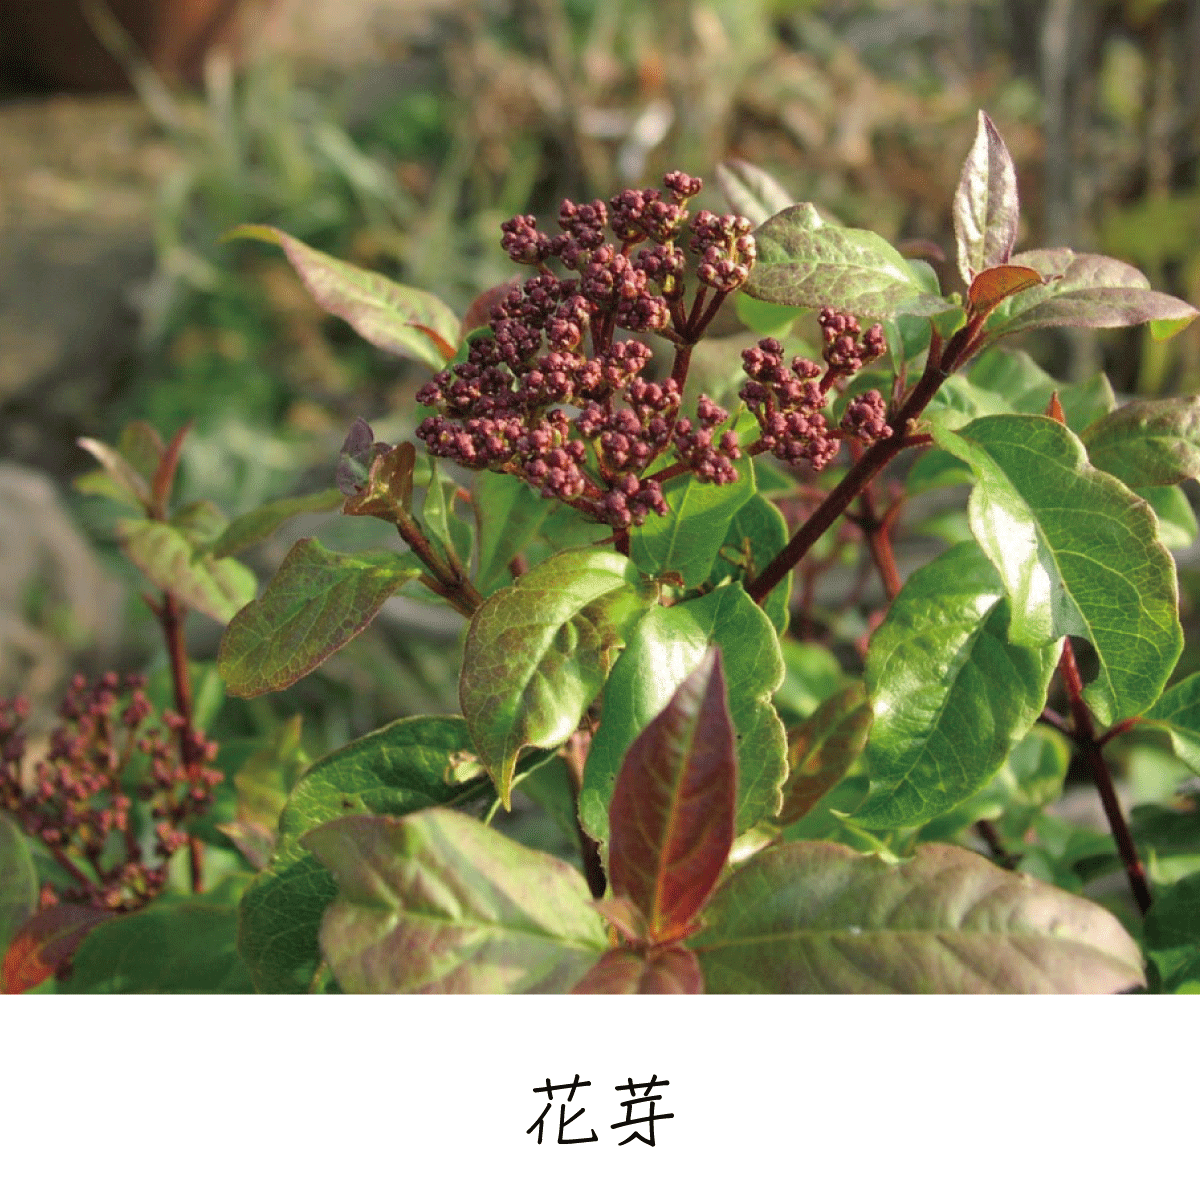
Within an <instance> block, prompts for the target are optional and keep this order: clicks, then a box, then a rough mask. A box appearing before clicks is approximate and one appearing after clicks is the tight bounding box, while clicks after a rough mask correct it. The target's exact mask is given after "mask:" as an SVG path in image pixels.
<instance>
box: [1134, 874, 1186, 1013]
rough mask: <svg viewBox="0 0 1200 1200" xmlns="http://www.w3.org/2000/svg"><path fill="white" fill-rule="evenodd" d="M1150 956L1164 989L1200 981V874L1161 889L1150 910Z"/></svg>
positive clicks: (1147, 929)
mask: <svg viewBox="0 0 1200 1200" xmlns="http://www.w3.org/2000/svg"><path fill="white" fill-rule="evenodd" d="M1144 936H1145V942H1146V948H1147V957H1148V958H1149V959H1150V960H1151V961H1152V962H1153V963H1154V965H1155V966H1156V967H1157V968H1158V972H1159V975H1160V977H1161V980H1162V987H1163V990H1164V991H1178V990H1180V989H1181V988H1182V987H1183V986H1184V985H1185V984H1187V983H1193V984H1194V983H1197V982H1200V874H1194V875H1188V876H1186V877H1185V878H1183V879H1181V880H1180V881H1179V882H1178V883H1176V884H1173V885H1172V886H1170V887H1167V888H1162V889H1161V890H1159V891H1158V892H1157V893H1156V895H1155V897H1154V903H1153V905H1151V907H1150V911H1149V912H1148V913H1147V914H1146V923H1145V927H1144Z"/></svg>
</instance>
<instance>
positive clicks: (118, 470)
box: [75, 437, 151, 510]
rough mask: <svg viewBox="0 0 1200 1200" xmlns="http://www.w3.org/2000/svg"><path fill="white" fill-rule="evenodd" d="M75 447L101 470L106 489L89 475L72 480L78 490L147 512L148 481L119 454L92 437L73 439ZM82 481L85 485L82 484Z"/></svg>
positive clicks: (149, 500) (148, 502)
mask: <svg viewBox="0 0 1200 1200" xmlns="http://www.w3.org/2000/svg"><path fill="white" fill-rule="evenodd" d="M75 440H76V444H77V445H78V446H79V447H80V448H81V449H83V450H86V451H87V452H88V453H89V454H90V455H91V456H92V457H93V458H94V459H95V460H96V461H97V462H98V463H99V464H100V465H101V466H102V467H103V468H104V474H105V476H106V477H107V479H108V481H109V486H103V485H100V484H99V482H98V481H93V480H92V479H91V477H90V476H86V475H85V476H84V477H83V478H82V479H79V480H77V481H76V484H75V486H76V487H77V488H79V489H80V491H84V492H88V493H90V494H93V495H107V496H109V497H110V498H112V499H113V500H123V501H124V502H125V503H126V504H131V505H132V506H133V507H134V508H141V509H147V510H148V509H149V507H150V503H151V499H150V482H149V480H147V479H146V478H145V477H144V476H143V475H142V474H141V472H139V471H137V470H136V469H135V468H134V467H133V466H132V465H131V464H130V463H129V461H128V460H127V459H126V458H125V456H124V455H123V454H122V453H121V452H120V451H119V450H114V449H113V447H112V446H108V445H106V444H105V443H104V442H98V441H96V439H95V438H86V437H85V438H76V439H75ZM85 481H86V482H85Z"/></svg>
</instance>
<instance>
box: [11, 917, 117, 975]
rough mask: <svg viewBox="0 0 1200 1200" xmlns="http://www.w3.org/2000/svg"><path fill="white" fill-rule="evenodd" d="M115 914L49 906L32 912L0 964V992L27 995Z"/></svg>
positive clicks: (69, 959) (64, 963)
mask: <svg viewBox="0 0 1200 1200" xmlns="http://www.w3.org/2000/svg"><path fill="white" fill-rule="evenodd" d="M114 915H115V914H113V913H111V912H108V911H106V910H105V909H100V908H91V907H90V906H88V905H86V904H52V905H51V906H50V907H49V908H43V909H41V910H40V911H38V912H35V913H34V914H33V916H31V917H30V918H29V919H28V920H27V921H26V922H25V923H24V924H23V925H22V926H21V927H20V928H19V929H17V931H16V932H15V934H14V935H13V938H12V941H10V942H9V945H8V950H7V952H6V953H5V955H4V961H3V963H2V964H0V992H3V993H4V994H5V995H6V996H12V995H16V994H17V993H19V992H27V991H29V989H30V988H35V987H37V985H38V984H39V983H43V982H45V980H47V979H49V978H50V976H51V975H53V974H54V973H55V972H56V971H58V970H60V969H61V968H63V967H65V966H66V965H67V964H68V963H69V962H70V961H71V955H73V954H74V953H75V951H76V950H77V949H78V947H79V944H80V943H81V942H82V941H83V939H84V938H85V937H87V935H88V934H89V933H90V932H91V931H92V930H93V929H94V928H95V927H96V926H97V925H99V924H100V923H101V922H103V921H108V920H111V919H112V918H113V916H114Z"/></svg>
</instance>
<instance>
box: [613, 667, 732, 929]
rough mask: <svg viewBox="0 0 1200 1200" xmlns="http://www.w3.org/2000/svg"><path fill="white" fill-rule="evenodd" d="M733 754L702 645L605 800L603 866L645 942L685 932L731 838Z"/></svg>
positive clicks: (719, 684)
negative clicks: (636, 913)
mask: <svg viewBox="0 0 1200 1200" xmlns="http://www.w3.org/2000/svg"><path fill="white" fill-rule="evenodd" d="M736 807H737V756H736V753H735V749H734V736H733V724H732V722H731V721H730V718H729V708H728V705H727V703H726V700H725V677H724V675H723V673H722V671H721V652H720V650H719V649H717V648H716V647H713V648H712V649H710V650H709V651H708V652H707V653H706V654H705V656H704V658H703V659H702V660H701V661H700V664H699V665H698V666H697V667H696V668H695V669H694V670H693V671H692V672H691V673H690V674H689V675H688V676H687V678H685V679H684V681H683V682H682V683H681V684H680V685H679V687H678V688H676V689H675V694H674V695H673V696H672V697H671V699H670V700H669V701H668V703H667V706H666V708H664V709H663V711H662V712H660V713H659V714H658V716H656V717H655V718H654V720H653V721H651V722H650V724H649V725H647V726H646V728H645V729H644V730H642V732H641V733H640V734H639V735H638V737H637V740H636V741H635V742H634V743H633V745H632V746H630V748H629V752H628V753H627V754H626V755H625V760H624V762H623V763H622V764H621V771H620V774H619V775H618V776H617V786H616V789H615V791H614V793H613V800H612V805H611V807H610V809H609V816H608V819H609V844H608V876H609V880H610V881H611V883H612V890H613V894H614V895H615V896H627V897H628V898H629V899H630V900H632V901H633V903H634V904H636V905H637V907H638V908H639V909H640V910H641V912H642V914H643V915H644V916H645V918H646V925H647V935H648V937H649V939H650V940H651V941H652V942H659V943H661V942H671V941H675V940H677V939H679V938H682V937H686V936H687V934H688V932H689V931H690V929H691V928H692V925H693V923H694V921H695V918H696V914H697V913H699V911H700V909H701V908H703V907H704V902H705V901H706V900H707V899H708V897H709V895H710V894H711V893H712V890H713V888H714V887H716V884H717V879H718V878H719V877H720V874H721V870H722V868H723V867H724V866H725V862H726V860H727V859H728V857H729V848H730V847H731V846H732V845H733V836H734V813H735V810H736Z"/></svg>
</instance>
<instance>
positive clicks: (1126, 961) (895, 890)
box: [689, 842, 1145, 994]
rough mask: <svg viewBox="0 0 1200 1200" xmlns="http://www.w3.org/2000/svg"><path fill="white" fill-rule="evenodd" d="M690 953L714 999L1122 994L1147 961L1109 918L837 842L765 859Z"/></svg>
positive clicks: (962, 861) (965, 870)
mask: <svg viewBox="0 0 1200 1200" xmlns="http://www.w3.org/2000/svg"><path fill="white" fill-rule="evenodd" d="M704 916H705V927H704V929H703V930H702V931H701V932H700V933H699V934H697V935H696V936H695V937H694V938H692V939H691V941H690V942H689V945H690V946H691V948H692V949H693V950H694V951H695V952H696V957H697V958H698V959H699V960H700V967H701V970H702V971H703V972H704V980H705V984H706V990H708V991H709V992H737V993H740V994H744V993H749V992H759V993H761V992H832V993H845V992H907V993H912V992H955V993H981V992H1017V993H1030V992H1032V993H1073V994H1078V993H1094V992H1119V991H1124V990H1126V989H1128V988H1132V987H1137V986H1139V985H1141V984H1143V983H1144V982H1145V981H1144V977H1143V975H1142V956H1141V951H1140V950H1139V949H1138V946H1137V943H1136V942H1135V941H1134V940H1133V939H1132V938H1131V937H1130V936H1129V934H1128V933H1126V932H1125V930H1124V928H1123V927H1122V925H1121V923H1120V922H1119V921H1118V920H1117V919H1116V917H1114V916H1113V915H1112V914H1111V913H1110V912H1108V911H1107V910H1106V909H1104V908H1101V907H1100V906H1099V905H1098V904H1094V903H1092V901H1090V900H1085V899H1084V898H1083V897H1082V896H1074V895H1071V894H1070V893H1069V892H1064V891H1059V889H1057V888H1054V887H1050V886H1048V885H1047V884H1044V883H1040V882H1038V881H1037V880H1035V879H1032V878H1030V877H1029V876H1027V875H1020V874H1016V873H1015V872H1012V871H1005V870H1002V869H1001V868H999V867H997V866H994V865H993V864H992V863H990V862H988V861H987V859H985V858H983V857H981V856H980V855H978V854H973V853H972V852H971V851H969V850H963V849H960V848H959V847H957V846H945V845H937V844H926V845H922V846H918V847H917V851H916V855H915V857H913V858H910V859H908V860H906V861H903V862H899V863H896V864H894V865H892V864H889V863H886V862H884V861H883V860H882V859H881V858H878V857H875V856H874V855H861V854H857V853H855V852H854V851H853V850H850V849H849V848H847V847H846V846H838V845H835V844H833V843H831V842H792V843H791V844H789V845H784V846H778V847H772V848H770V849H767V850H763V851H762V852H761V853H759V854H756V855H755V856H754V857H753V858H752V859H750V861H749V862H748V863H746V865H745V866H744V867H741V868H739V869H738V870H736V871H734V872H733V873H732V874H731V875H730V876H729V877H728V878H727V879H726V880H725V882H724V883H723V884H722V885H721V887H720V888H718V890H717V892H716V894H715V895H714V896H713V898H712V900H711V901H710V902H709V905H708V907H707V908H706V909H705V913H704Z"/></svg>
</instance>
